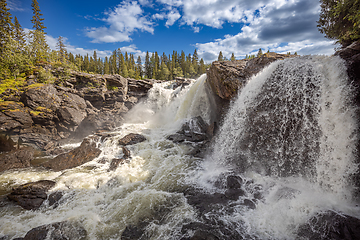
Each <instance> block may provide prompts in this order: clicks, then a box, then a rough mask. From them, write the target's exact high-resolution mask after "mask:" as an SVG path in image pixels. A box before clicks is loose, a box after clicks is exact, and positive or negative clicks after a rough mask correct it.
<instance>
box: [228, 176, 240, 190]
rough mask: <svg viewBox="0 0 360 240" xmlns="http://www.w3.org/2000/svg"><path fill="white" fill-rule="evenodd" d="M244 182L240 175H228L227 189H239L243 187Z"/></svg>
mask: <svg viewBox="0 0 360 240" xmlns="http://www.w3.org/2000/svg"><path fill="white" fill-rule="evenodd" d="M242 183H243V180H242V178H241V177H239V176H231V175H230V176H228V177H227V178H226V188H227V189H239V188H241V185H242Z"/></svg>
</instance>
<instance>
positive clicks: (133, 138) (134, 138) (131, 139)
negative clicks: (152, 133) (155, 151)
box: [119, 133, 146, 146]
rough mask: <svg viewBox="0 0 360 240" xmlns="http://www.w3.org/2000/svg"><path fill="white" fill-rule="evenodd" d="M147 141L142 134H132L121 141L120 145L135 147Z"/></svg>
mask: <svg viewBox="0 0 360 240" xmlns="http://www.w3.org/2000/svg"><path fill="white" fill-rule="evenodd" d="M143 141H146V137H144V136H143V135H141V134H136V133H130V134H128V135H126V136H125V137H123V138H121V139H120V140H119V145H123V146H126V145H133V144H137V143H140V142H143Z"/></svg>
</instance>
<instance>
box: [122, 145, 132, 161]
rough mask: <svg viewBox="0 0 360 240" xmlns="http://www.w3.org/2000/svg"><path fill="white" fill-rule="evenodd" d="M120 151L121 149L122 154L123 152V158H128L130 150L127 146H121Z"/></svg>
mask: <svg viewBox="0 0 360 240" xmlns="http://www.w3.org/2000/svg"><path fill="white" fill-rule="evenodd" d="M122 151H123V154H124V158H125V159H128V158H130V155H131V153H130V150H129V149H128V148H127V147H125V146H123V147H122Z"/></svg>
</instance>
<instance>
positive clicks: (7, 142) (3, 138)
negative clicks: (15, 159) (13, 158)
mask: <svg viewBox="0 0 360 240" xmlns="http://www.w3.org/2000/svg"><path fill="white" fill-rule="evenodd" d="M14 149H15V142H14V141H13V140H12V139H11V138H10V137H9V136H8V135H4V134H0V152H9V151H11V150H14Z"/></svg>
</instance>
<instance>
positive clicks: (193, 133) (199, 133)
mask: <svg viewBox="0 0 360 240" xmlns="http://www.w3.org/2000/svg"><path fill="white" fill-rule="evenodd" d="M209 135H210V133H209V126H208V124H206V122H205V121H204V120H203V119H202V118H201V117H200V116H198V117H194V118H192V119H190V120H189V121H187V122H186V123H184V124H183V125H182V127H181V129H180V130H179V131H177V132H176V133H175V134H172V135H170V136H168V139H169V140H171V141H173V142H175V143H180V142H184V141H187V142H202V141H205V140H207V139H209Z"/></svg>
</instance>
